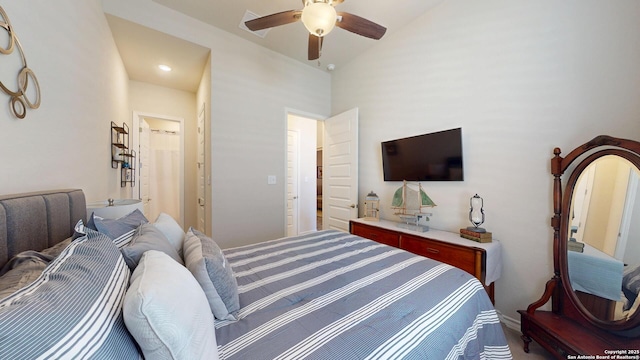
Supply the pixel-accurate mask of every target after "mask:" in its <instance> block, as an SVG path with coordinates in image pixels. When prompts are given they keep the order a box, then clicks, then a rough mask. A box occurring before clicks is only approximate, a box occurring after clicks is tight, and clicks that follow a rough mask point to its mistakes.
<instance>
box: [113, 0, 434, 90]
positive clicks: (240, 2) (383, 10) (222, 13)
mask: <svg viewBox="0 0 640 360" xmlns="http://www.w3.org/2000/svg"><path fill="white" fill-rule="evenodd" d="M153 1H154V2H156V3H158V4H161V5H164V6H167V7H169V8H171V9H174V10H176V11H178V12H181V13H183V14H185V15H187V16H190V17H193V18H195V19H198V20H200V21H203V22H206V23H209V24H211V25H213V26H216V27H218V28H220V29H223V30H225V31H227V32H230V33H232V34H235V35H238V36H240V37H242V38H244V39H247V40H249V41H251V42H254V43H256V44H258V45H261V46H264V47H266V48H269V49H271V50H273V51H276V52H278V53H281V54H283V55H286V56H288V57H291V58H293V59H296V60H298V61H300V62H302V63H305V64H308V65H310V66H314V67H315V66H318V67H320V68H321V69H323V70H325V69H326V67H327V65H329V64H333V65H335V67H336V68H338V67H340V66H341V65H344V64H346V63H348V62H349V61H351V60H352V59H353V58H355V57H356V56H358V55H359V54H362V53H363V52H365V51H366V50H367V49H369V48H370V47H371V46H374V45H375V44H376V43H378V42H382V41H385V38H387V37H388V36H389V35H390V34H393V33H394V32H396V31H398V30H399V29H400V28H401V27H403V26H404V25H406V24H408V23H410V22H412V21H413V20H415V19H416V18H418V17H419V16H421V15H423V14H424V13H426V12H427V11H429V10H430V9H432V8H433V7H435V6H436V5H438V4H439V3H441V2H442V1H444V0H396V1H380V0H345V1H344V2H343V3H342V4H339V5H337V6H336V10H337V11H344V12H348V13H351V14H354V15H358V16H361V17H364V18H366V19H368V20H371V21H373V22H375V23H378V24H380V25H382V26H384V27H386V28H387V32H386V34H385V36H384V37H383V38H382V39H380V40H372V39H368V38H365V37H362V36H359V35H356V34H353V33H351V32H348V31H345V30H343V29H340V28H337V27H336V28H335V29H334V30H333V31H332V32H331V33H330V34H328V35H327V36H326V37H325V39H324V43H323V47H322V54H321V57H320V59H319V60H313V61H309V60H307V41H308V32H307V30H306V29H305V28H304V25H303V24H302V23H301V22H297V23H293V24H288V25H283V26H279V27H275V28H272V29H270V30H269V31H268V32H267V34H266V36H265V37H264V38H262V37H259V36H256V35H255V34H253V33H251V32H248V31H247V30H244V29H241V28H240V24H241V23H242V19H243V17H244V15H245V13H246V11H247V10H248V11H250V12H252V13H255V14H257V15H258V16H264V15H270V14H273V13H276V12H282V11H286V10H299V9H302V8H303V2H302V1H300V0H269V1H265V0H233V1H221V0H153ZM107 20H108V22H109V26H110V27H111V30H112V32H113V36H114V39H115V41H116V44H117V46H118V50H119V51H120V55H121V56H122V59H123V61H124V64H125V68H126V69H127V72H128V74H129V77H130V78H131V79H132V80H138V81H144V82H149V83H152V84H158V85H162V86H167V87H173V88H178V89H182V90H187V91H195V90H196V89H197V86H198V83H199V81H200V76H201V75H202V68H203V66H204V63H205V62H206V57H207V54H208V51H209V49H205V48H203V47H201V46H199V45H196V44H193V43H190V42H187V41H184V40H181V39H177V38H175V37H172V36H169V35H167V34H163V33H160V32H158V31H155V30H151V29H148V28H145V27H142V26H140V25H137V24H134V23H131V22H129V21H126V20H123V19H120V18H117V17H114V16H110V15H107ZM168 42H169V43H168ZM167 49H171V51H167ZM176 49H179V51H176ZM162 61H164V62H166V63H169V64H170V65H172V67H173V68H174V71H172V72H171V73H169V74H167V73H161V72H160V71H159V70H157V65H158V62H162ZM200 65H202V66H200Z"/></svg>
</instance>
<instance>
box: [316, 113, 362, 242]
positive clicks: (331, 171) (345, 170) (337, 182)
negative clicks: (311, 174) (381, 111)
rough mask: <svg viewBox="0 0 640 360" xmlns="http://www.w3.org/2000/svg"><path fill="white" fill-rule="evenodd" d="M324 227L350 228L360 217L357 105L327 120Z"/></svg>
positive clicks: (324, 163) (323, 190)
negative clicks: (353, 220)
mask: <svg viewBox="0 0 640 360" xmlns="http://www.w3.org/2000/svg"><path fill="white" fill-rule="evenodd" d="M322 172H323V174H322V177H323V180H322V194H323V200H322V227H323V228H324V229H336V230H343V231H347V232H348V231H349V220H351V219H355V218H357V217H358V108H354V109H351V110H348V111H345V112H343V113H342V114H339V115H336V116H334V117H332V118H329V119H327V120H325V121H324V145H323V152H322Z"/></svg>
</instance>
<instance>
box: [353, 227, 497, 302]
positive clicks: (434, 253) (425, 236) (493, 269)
mask: <svg viewBox="0 0 640 360" xmlns="http://www.w3.org/2000/svg"><path fill="white" fill-rule="evenodd" d="M350 231H351V233H352V234H354V235H358V236H362V237H364V238H367V239H371V240H374V241H377V242H379V243H382V244H386V245H390V246H394V247H397V248H400V249H403V250H407V251H410V252H412V253H414V254H418V255H422V256H425V257H428V258H430V259H434V260H438V261H441V262H443V263H447V264H449V265H453V266H455V267H458V268H460V269H462V270H465V271H467V272H468V273H470V274H471V275H473V276H475V277H476V278H477V279H478V280H480V281H481V282H482V284H483V285H484V287H485V290H487V293H488V294H489V298H490V299H491V302H493V303H494V304H495V299H494V282H495V280H497V278H499V277H500V273H501V270H502V257H501V249H500V243H499V242H497V241H495V240H494V241H493V242H491V243H476V242H474V241H471V240H467V239H463V238H461V237H460V235H459V234H456V233H452V232H448V231H441V230H434V229H431V230H429V231H427V232H418V231H412V230H408V229H403V228H399V227H397V223H395V222H392V221H388V220H380V221H366V220H362V219H354V220H351V221H350ZM487 254H489V256H488V255H487ZM488 259H489V260H488ZM487 275H488V276H487Z"/></svg>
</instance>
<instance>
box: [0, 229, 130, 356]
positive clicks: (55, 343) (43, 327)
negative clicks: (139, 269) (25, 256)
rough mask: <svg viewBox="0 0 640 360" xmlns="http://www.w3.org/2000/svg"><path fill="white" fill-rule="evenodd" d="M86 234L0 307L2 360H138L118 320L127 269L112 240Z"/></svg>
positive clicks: (88, 231) (99, 235) (119, 318)
mask: <svg viewBox="0 0 640 360" xmlns="http://www.w3.org/2000/svg"><path fill="white" fill-rule="evenodd" d="M85 230H86V231H87V235H86V236H84V237H81V238H78V239H76V240H75V241H73V242H72V243H71V244H70V245H69V246H68V247H67V248H66V249H65V250H64V251H63V252H62V253H61V254H60V256H58V257H57V258H56V259H55V260H54V261H52V262H51V264H49V266H48V267H47V268H46V269H45V270H44V272H43V273H42V275H41V276H40V277H39V278H38V279H36V280H35V281H34V282H33V283H31V284H30V285H28V286H26V287H24V288H22V289H20V290H18V291H17V292H15V293H14V294H13V295H11V296H9V297H7V298H5V299H3V300H2V301H1V302H0V359H35V358H52V359H62V358H94V359H139V358H141V356H140V354H139V352H138V349H137V347H136V344H135V341H134V340H133V338H132V337H131V335H130V334H129V332H128V331H127V329H126V327H125V324H124V321H123V317H122V304H123V300H124V295H125V292H126V290H127V285H128V282H129V277H130V275H131V273H130V271H129V268H128V267H127V265H126V264H125V262H124V260H123V259H122V256H121V254H120V251H119V250H118V248H117V247H116V246H115V245H114V243H113V242H112V241H111V239H109V238H108V237H107V236H105V235H102V234H99V233H97V232H95V231H93V230H89V229H85ZM87 270H90V271H87Z"/></svg>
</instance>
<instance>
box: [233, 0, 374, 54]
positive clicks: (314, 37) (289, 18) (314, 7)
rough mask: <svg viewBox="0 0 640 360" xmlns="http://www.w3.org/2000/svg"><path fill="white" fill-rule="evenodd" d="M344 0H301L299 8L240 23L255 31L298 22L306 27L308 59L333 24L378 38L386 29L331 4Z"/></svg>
mask: <svg viewBox="0 0 640 360" xmlns="http://www.w3.org/2000/svg"><path fill="white" fill-rule="evenodd" d="M343 1H344V0H302V4H303V5H304V8H303V9H302V10H289V11H283V12H279V13H275V14H271V15H267V16H263V17H259V18H257V19H253V20H249V21H246V22H245V23H244V24H245V25H246V26H247V27H248V28H249V29H250V30H251V31H258V30H263V29H267V28H272V27H275V26H280V25H286V24H290V23H294V22H297V21H302V23H303V24H304V26H305V27H306V28H307V30H309V51H308V58H309V60H316V59H319V58H320V52H321V51H322V41H323V39H324V36H326V35H327V34H328V33H329V32H330V31H331V30H333V28H334V26H337V27H339V28H342V29H344V30H347V31H350V32H352V33H354V34H358V35H362V36H365V37H368V38H370V39H375V40H378V39H380V38H382V36H383V35H384V33H385V32H386V31H387V28H385V27H384V26H380V25H378V24H376V23H374V22H372V21H369V20H367V19H364V18H361V17H359V16H356V15H353V14H349V13H346V12H336V10H335V9H334V6H336V5H338V4H341V3H342V2H343Z"/></svg>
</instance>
